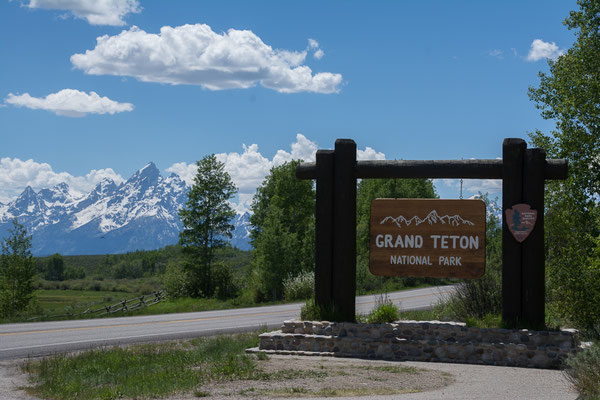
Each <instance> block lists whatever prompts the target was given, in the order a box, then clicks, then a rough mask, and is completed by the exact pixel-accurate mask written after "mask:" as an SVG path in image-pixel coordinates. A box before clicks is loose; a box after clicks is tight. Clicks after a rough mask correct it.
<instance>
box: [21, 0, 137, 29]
mask: <svg viewBox="0 0 600 400" xmlns="http://www.w3.org/2000/svg"><path fill="white" fill-rule="evenodd" d="M26 6H27V7H29V8H42V9H46V10H62V11H68V12H70V13H71V14H72V15H73V16H74V17H75V18H80V19H85V20H86V21H87V22H88V23H90V24H92V25H113V26H120V25H125V20H124V19H123V17H125V15H127V14H129V13H139V12H140V11H141V7H140V3H139V2H138V1H137V0H29V3H28V4H26ZM64 17H65V14H62V15H61V18H64Z"/></svg>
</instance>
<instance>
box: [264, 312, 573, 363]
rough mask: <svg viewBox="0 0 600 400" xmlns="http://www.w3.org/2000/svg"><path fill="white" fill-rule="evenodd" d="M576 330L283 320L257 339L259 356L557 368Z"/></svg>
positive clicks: (565, 355)
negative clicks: (263, 353)
mask: <svg viewBox="0 0 600 400" xmlns="http://www.w3.org/2000/svg"><path fill="white" fill-rule="evenodd" d="M576 333H577V331H575V330H561V331H530V330H527V329H482V328H475V327H466V326H465V324H463V323H459V322H439V321H399V322H396V323H391V324H360V323H349V322H341V323H336V322H327V321H324V322H317V321H285V322H284V323H283V326H282V328H281V330H279V331H275V332H269V333H263V334H261V335H260V345H259V350H260V351H267V352H273V353H283V354H303V355H320V356H334V357H361V358H376V359H385V360H398V361H437V362H456V363H468V364H487V365H505V366H517V367H534V368H559V367H560V365H561V363H562V361H563V360H564V359H565V358H566V357H567V355H569V354H570V353H573V352H575V351H577V350H578V348H579V341H578V340H577V337H576Z"/></svg>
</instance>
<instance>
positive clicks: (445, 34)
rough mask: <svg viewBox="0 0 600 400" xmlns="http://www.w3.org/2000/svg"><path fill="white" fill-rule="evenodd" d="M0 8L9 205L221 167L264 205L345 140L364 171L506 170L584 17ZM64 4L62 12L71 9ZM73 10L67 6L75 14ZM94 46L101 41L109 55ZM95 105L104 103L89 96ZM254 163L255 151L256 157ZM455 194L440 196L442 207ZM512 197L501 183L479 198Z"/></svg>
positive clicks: (446, 11) (542, 10)
mask: <svg viewBox="0 0 600 400" xmlns="http://www.w3.org/2000/svg"><path fill="white" fill-rule="evenodd" d="M73 3H75V2H73V1H63V0H22V1H20V0H12V1H7V0H0V38H2V39H0V54H2V62H1V63H0V134H1V138H2V146H1V147H0V159H1V161H0V202H6V201H9V200H10V199H11V198H14V197H15V196H16V195H18V194H19V193H20V192H21V191H22V190H23V189H24V188H25V187H26V186H27V185H30V186H32V187H34V189H36V190H38V189H40V188H42V187H47V186H51V185H54V184H57V183H59V182H61V181H65V182H67V183H69V185H70V186H71V187H72V188H73V190H76V191H79V192H82V193H83V192H85V191H86V190H89V189H90V188H91V187H93V185H94V184H96V183H97V182H98V181H99V180H101V179H102V178H104V177H110V178H112V179H115V180H117V181H119V180H121V179H127V178H128V177H129V176H130V175H131V174H132V173H134V172H135V171H136V170H138V169H140V168H142V167H143V166H144V165H145V164H146V163H147V162H149V161H153V162H154V163H155V164H156V165H157V166H158V167H159V169H161V171H162V172H163V174H168V173H170V172H177V173H179V174H181V175H182V176H183V177H184V178H187V179H189V178H190V177H191V176H192V175H193V163H194V162H195V161H196V160H198V159H200V158H202V157H203V156H205V155H207V154H210V153H216V154H219V158H220V159H221V160H222V161H223V162H225V163H226V165H227V168H228V171H229V172H230V173H231V175H232V177H233V178H234V181H235V182H236V183H237V184H238V186H239V187H240V193H241V196H240V201H241V202H242V203H246V204H247V202H248V201H249V199H250V198H251V195H252V193H253V191H254V190H255V188H256V185H257V184H258V183H260V181H261V180H262V178H263V177H264V175H265V174H266V172H268V169H269V168H270V167H271V166H273V165H277V164H278V163H281V162H283V161H286V160H288V159H291V158H294V157H299V156H301V157H303V158H310V157H311V156H312V154H313V152H314V150H315V149H316V148H331V147H332V146H333V143H334V141H335V139H336V138H352V139H354V140H355V141H356V142H357V144H358V147H359V149H360V150H362V151H365V152H364V153H362V152H361V156H362V157H365V158H382V157H385V158H386V159H460V158H495V157H499V156H500V155H501V143H502V139H503V138H505V137H522V138H527V132H530V131H533V130H535V129H541V130H544V131H549V130H550V129H552V127H553V123H552V122H551V121H544V120H543V119H541V117H540V116H539V111H538V110H536V108H535V107H534V105H533V103H531V102H530V101H529V99H528V97H527V88H528V86H531V85H537V84H538V81H539V80H538V77H537V74H538V71H540V70H541V71H547V69H548V66H547V62H546V60H547V58H556V57H558V56H559V55H560V52H561V51H562V50H566V49H568V48H569V47H570V46H571V45H572V43H573V41H574V36H573V33H572V32H570V31H568V30H567V29H566V28H565V27H564V26H563V25H562V21H563V20H564V19H565V17H566V16H567V15H568V12H569V11H570V10H573V9H576V8H577V5H576V2H575V1H564V0H563V1H548V0H544V1H527V2H521V1H505V2H489V1H480V2H475V1H452V2H449V1H418V2H417V1H410V2H409V1H395V2H392V1H369V2H358V1H330V2H316V1H315V2H310V1H303V2H282V1H252V2H249V1H227V0H220V1H202V2H198V1H178V0H173V1H158V0H154V1H143V0H142V1H139V2H137V1H135V0H110V1H106V2H102V4H100V3H99V2H96V1H91V0H81V1H80V2H78V3H79V4H78V6H77V7H76V8H73V6H72V4H73ZM63 4H66V5H63ZM69 4H71V5H69ZM101 37H103V39H99V40H98V41H97V38H101ZM92 92H93V93H92ZM253 145H256V146H253ZM455 185H456V183H448V182H443V181H438V182H436V186H437V189H438V192H439V193H440V195H441V197H445V198H456V197H458V188H457V187H456V186H455ZM465 188H466V189H465V195H466V196H468V195H471V194H473V192H475V191H477V190H484V191H485V190H487V191H490V192H491V193H492V194H498V192H497V188H498V183H497V182H482V181H477V182H467V183H466V184H465Z"/></svg>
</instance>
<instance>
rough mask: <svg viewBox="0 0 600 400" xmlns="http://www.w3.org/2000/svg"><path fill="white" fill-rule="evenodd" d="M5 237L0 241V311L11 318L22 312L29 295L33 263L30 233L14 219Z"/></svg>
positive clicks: (31, 294)
mask: <svg viewBox="0 0 600 400" xmlns="http://www.w3.org/2000/svg"><path fill="white" fill-rule="evenodd" d="M12 223H13V226H12V228H11V229H9V236H8V237H7V238H5V239H4V240H2V244H1V247H2V253H1V254H0V314H1V315H2V316H3V317H11V316H14V315H16V314H18V313H19V312H21V311H24V310H25V309H26V308H27V306H28V305H29V302H30V301H31V299H32V298H33V291H34V288H33V277H34V275H35V263H34V261H33V257H32V256H31V236H28V235H27V230H26V229H25V227H24V226H23V225H21V224H20V223H19V221H18V220H17V219H16V218H15V219H13V221H12Z"/></svg>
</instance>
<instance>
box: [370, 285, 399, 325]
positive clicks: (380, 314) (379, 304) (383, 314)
mask: <svg viewBox="0 0 600 400" xmlns="http://www.w3.org/2000/svg"><path fill="white" fill-rule="evenodd" d="M398 319H399V310H398V306H396V305H395V304H394V303H393V302H392V300H390V298H389V297H388V296H387V293H382V294H380V295H379V296H378V297H377V300H376V301H375V308H373V310H372V311H371V312H370V313H369V314H368V315H367V323H369V324H384V323H389V322H394V321H397V320H398Z"/></svg>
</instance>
